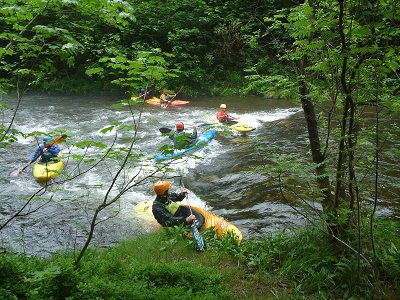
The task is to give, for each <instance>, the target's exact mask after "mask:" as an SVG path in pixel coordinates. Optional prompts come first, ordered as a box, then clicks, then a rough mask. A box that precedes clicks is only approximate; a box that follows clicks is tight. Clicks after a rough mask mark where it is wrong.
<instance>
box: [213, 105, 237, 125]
mask: <svg viewBox="0 0 400 300" xmlns="http://www.w3.org/2000/svg"><path fill="white" fill-rule="evenodd" d="M217 119H218V121H219V122H220V123H224V124H229V125H232V124H236V123H237V121H235V120H237V118H235V117H232V116H230V115H228V113H227V112H226V104H221V105H220V106H219V111H218V113H217Z"/></svg>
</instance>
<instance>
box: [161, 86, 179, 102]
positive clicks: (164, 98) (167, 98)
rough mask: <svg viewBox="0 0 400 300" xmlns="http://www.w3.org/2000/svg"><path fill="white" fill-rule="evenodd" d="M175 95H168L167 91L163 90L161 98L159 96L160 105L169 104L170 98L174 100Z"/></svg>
mask: <svg viewBox="0 0 400 300" xmlns="http://www.w3.org/2000/svg"><path fill="white" fill-rule="evenodd" d="M174 97H175V95H170V94H168V90H167V89H164V90H163V92H162V94H161V96H160V103H161V104H168V103H171V101H172V98H174Z"/></svg>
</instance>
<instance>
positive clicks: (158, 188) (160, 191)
mask: <svg viewBox="0 0 400 300" xmlns="http://www.w3.org/2000/svg"><path fill="white" fill-rule="evenodd" d="M170 187H171V184H170V183H169V182H168V181H166V180H159V181H157V182H156V183H155V184H154V192H155V193H156V194H157V195H158V196H162V195H164V194H165V192H166V191H168V190H169V188H170Z"/></svg>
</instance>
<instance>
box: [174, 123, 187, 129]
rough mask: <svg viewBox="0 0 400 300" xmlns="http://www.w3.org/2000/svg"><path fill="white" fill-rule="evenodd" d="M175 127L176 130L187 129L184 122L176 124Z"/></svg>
mask: <svg viewBox="0 0 400 300" xmlns="http://www.w3.org/2000/svg"><path fill="white" fill-rule="evenodd" d="M175 126H176V129H178V130H183V129H185V124H183V123H182V122H178V123H176V124H175Z"/></svg>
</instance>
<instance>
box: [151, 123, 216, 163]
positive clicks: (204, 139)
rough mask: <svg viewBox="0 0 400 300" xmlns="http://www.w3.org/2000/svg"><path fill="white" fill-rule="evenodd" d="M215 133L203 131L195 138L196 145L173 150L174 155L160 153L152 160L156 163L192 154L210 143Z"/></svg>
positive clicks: (211, 130) (212, 130) (213, 131)
mask: <svg viewBox="0 0 400 300" xmlns="http://www.w3.org/2000/svg"><path fill="white" fill-rule="evenodd" d="M215 132H216V130H215V129H210V130H207V131H204V132H203V133H202V134H201V135H200V136H199V137H198V138H197V140H196V143H195V144H194V145H193V146H191V147H189V148H185V149H181V150H175V151H174V153H168V154H163V153H160V154H158V155H156V156H155V157H154V160H155V161H156V162H159V161H162V160H167V159H171V158H174V157H178V156H182V155H184V154H186V155H189V154H192V153H193V152H195V151H197V150H199V149H201V148H203V147H204V146H207V145H208V143H209V142H211V140H212V139H213V138H214V135H215Z"/></svg>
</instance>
